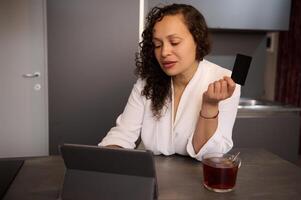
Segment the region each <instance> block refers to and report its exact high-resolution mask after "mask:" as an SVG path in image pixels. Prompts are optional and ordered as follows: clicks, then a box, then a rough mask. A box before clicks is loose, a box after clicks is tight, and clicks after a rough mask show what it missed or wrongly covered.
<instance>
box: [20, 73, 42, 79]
mask: <svg viewBox="0 0 301 200" xmlns="http://www.w3.org/2000/svg"><path fill="white" fill-rule="evenodd" d="M40 75H41V73H40V72H35V73H33V74H23V77H24V78H37V77H39V76H40Z"/></svg>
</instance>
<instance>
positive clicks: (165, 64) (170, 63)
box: [162, 61, 177, 69]
mask: <svg viewBox="0 0 301 200" xmlns="http://www.w3.org/2000/svg"><path fill="white" fill-rule="evenodd" d="M176 63H177V62H176V61H165V62H163V63H162V64H163V67H164V68H166V69H169V68H172V67H173V66H174V65H175V64H176Z"/></svg>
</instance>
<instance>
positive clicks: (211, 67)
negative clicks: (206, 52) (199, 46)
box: [201, 59, 231, 77]
mask: <svg viewBox="0 0 301 200" xmlns="http://www.w3.org/2000/svg"><path fill="white" fill-rule="evenodd" d="M201 65H202V67H203V68H204V69H205V70H206V71H207V72H209V73H210V74H212V75H213V76H216V77H223V76H231V70H229V69H226V68H224V67H221V66H219V65H217V64H215V63H213V62H210V61H208V60H205V59H204V60H203V61H202V62H201Z"/></svg>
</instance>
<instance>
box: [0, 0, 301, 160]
mask: <svg viewBox="0 0 301 200" xmlns="http://www.w3.org/2000/svg"><path fill="white" fill-rule="evenodd" d="M168 3H187V4H191V5H193V6H195V7H196V8H197V9H199V10H200V11H201V12H202V13H203V15H204V16H205V18H206V20H207V23H208V26H209V28H210V32H211V36H212V44H213V46H212V52H211V53H210V55H208V56H207V57H206V59H208V60H210V61H212V62H214V63H216V64H219V65H221V66H223V67H225V68H228V69H232V67H233V64H234V60H235V56H236V54H237V53H241V54H246V55H249V56H252V57H253V60H252V64H251V67H250V71H249V75H248V78H247V81H246V85H245V86H244V87H242V99H241V104H240V106H239V112H238V116H237V120H236V123H235V126H234V130H233V140H234V145H235V147H254V148H265V149H267V150H269V151H272V152H274V153H275V154H277V155H279V156H281V157H282V158H285V159H287V160H289V161H292V162H295V163H296V162H298V158H299V155H298V154H299V153H300V152H301V150H300V145H299V144H300V108H299V107H300V106H301V60H300V59H301V55H300V52H301V50H300V45H301V43H300V38H301V28H300V27H301V20H300V19H301V16H300V12H301V9H300V7H301V4H300V1H298V0H292V1H291V0H265V1H262V0H227V1H220V0H194V1H189V0H183V1H175V0H174V1H168V0H166V1H163V0H162V1H159V0H128V1H119V0H110V1H105V0H0V97H1V98H0V113H1V114H0V138H1V139H0V157H31V156H43V155H49V154H57V153H58V145H59V144H62V143H80V144H92V145H95V144H97V143H98V142H99V141H100V140H101V139H102V138H103V137H104V136H105V135H106V133H107V132H108V130H109V129H110V128H111V127H112V126H114V124H115V120H116V118H117V116H118V115H119V114H120V113H121V112H122V111H123V109H124V106H125V104H126V102H127V98H128V96H129V94H130V91H131V88H132V86H133V84H134V83H135V80H136V77H135V76H134V69H135V61H134V59H135V53H136V52H137V51H138V42H139V38H140V35H141V31H142V29H143V22H144V18H145V16H146V14H147V12H148V11H149V10H150V9H151V8H152V7H154V6H157V5H159V6H160V5H164V4H168Z"/></svg>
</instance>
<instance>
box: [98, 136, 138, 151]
mask: <svg viewBox="0 0 301 200" xmlns="http://www.w3.org/2000/svg"><path fill="white" fill-rule="evenodd" d="M108 145H118V146H120V147H122V148H125V149H134V148H135V146H133V145H131V144H130V143H129V142H127V141H124V140H123V139H119V138H110V139H106V138H104V139H103V140H102V141H101V142H100V143H98V146H108Z"/></svg>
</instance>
